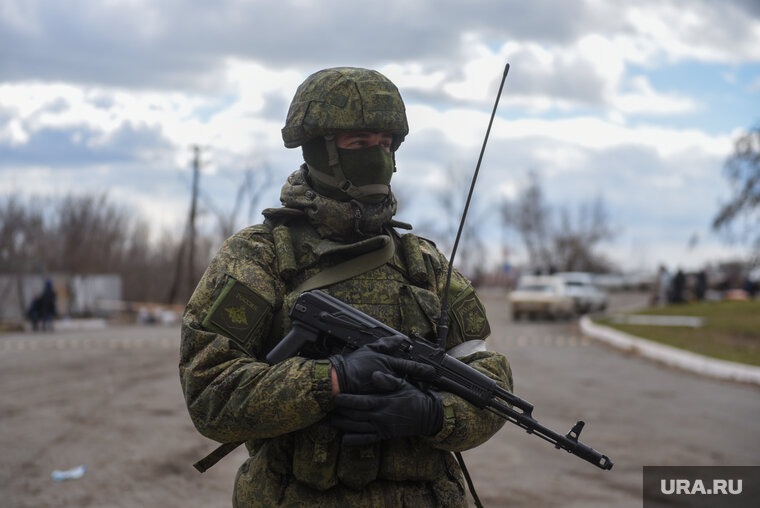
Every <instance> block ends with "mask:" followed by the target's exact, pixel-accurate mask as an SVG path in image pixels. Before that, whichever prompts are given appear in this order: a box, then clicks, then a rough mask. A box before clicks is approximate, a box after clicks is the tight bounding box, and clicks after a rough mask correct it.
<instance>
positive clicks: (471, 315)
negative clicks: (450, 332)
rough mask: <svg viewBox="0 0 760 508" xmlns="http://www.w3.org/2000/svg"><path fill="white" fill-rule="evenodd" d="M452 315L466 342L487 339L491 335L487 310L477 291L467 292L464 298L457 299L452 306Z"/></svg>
mask: <svg viewBox="0 0 760 508" xmlns="http://www.w3.org/2000/svg"><path fill="white" fill-rule="evenodd" d="M451 313H452V314H453V315H454V318H455V319H456V321H457V323H458V324H459V328H460V329H461V330H462V338H463V339H464V340H466V341H467V340H475V339H485V338H486V337H488V336H489V335H490V334H491V326H490V325H489V324H488V318H487V317H486V310H485V308H483V304H482V303H481V301H480V299H479V298H478V297H477V295H476V294H475V291H472V290H471V291H466V292H465V294H464V295H463V296H462V297H460V298H458V299H456V300H455V301H454V303H452V304H451Z"/></svg>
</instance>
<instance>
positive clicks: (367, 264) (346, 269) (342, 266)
mask: <svg viewBox="0 0 760 508" xmlns="http://www.w3.org/2000/svg"><path fill="white" fill-rule="evenodd" d="M395 252H396V246H395V244H394V242H393V239H392V238H391V237H390V236H389V237H388V242H387V243H386V244H385V247H383V248H382V249H377V250H373V251H371V252H367V253H366V254H362V255H361V256H357V257H355V258H351V259H349V260H348V261H344V262H343V263H339V264H337V265H335V266H331V267H330V268H326V269H325V270H322V271H321V272H319V273H317V274H315V275H314V276H313V277H310V278H308V279H306V280H305V281H303V282H302V283H301V284H299V285H298V287H296V288H295V289H294V290H293V292H294V293H298V294H300V293H303V292H304V291H311V290H312V289H319V288H323V287H325V286H330V285H331V284H335V283H338V282H342V281H344V280H348V279H350V278H352V277H356V276H357V275H361V274H363V273H365V272H368V271H370V270H373V269H375V268H377V267H379V266H382V265H384V264H385V263H387V262H388V261H390V260H391V259H392V258H393V254H394V253H395Z"/></svg>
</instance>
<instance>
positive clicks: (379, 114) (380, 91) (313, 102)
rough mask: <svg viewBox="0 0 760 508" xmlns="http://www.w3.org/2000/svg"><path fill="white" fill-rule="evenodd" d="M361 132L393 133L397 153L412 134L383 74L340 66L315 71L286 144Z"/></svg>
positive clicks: (298, 99) (292, 114) (293, 113)
mask: <svg viewBox="0 0 760 508" xmlns="http://www.w3.org/2000/svg"><path fill="white" fill-rule="evenodd" d="M356 130H366V131H377V132H387V133H389V134H392V135H393V145H392V146H391V149H392V150H394V151H395V150H396V149H397V148H398V146H399V145H400V144H401V142H402V141H403V140H404V137H405V136H406V135H407V133H408V132H409V126H408V125H407V122H406V110H405V108H404V101H403V100H402V99H401V94H400V93H399V91H398V88H396V85H394V84H393V83H392V82H391V80H389V79H388V78H386V77H385V76H383V75H382V74H380V73H379V72H377V71H373V70H369V69H360V68H356V67H336V68H333V69H324V70H321V71H318V72H315V73H314V74H312V75H311V76H309V77H308V78H306V80H305V81H304V82H303V83H301V86H299V87H298V89H297V90H296V94H295V96H294V97H293V101H292V102H291V103H290V109H289V110H288V118H287V120H286V121H285V127H283V128H282V140H283V141H284V142H285V146H286V147H287V148H296V147H298V146H301V145H303V144H304V143H305V142H307V141H309V140H310V139H314V138H316V137H320V136H329V135H332V134H336V133H338V132H341V131H356Z"/></svg>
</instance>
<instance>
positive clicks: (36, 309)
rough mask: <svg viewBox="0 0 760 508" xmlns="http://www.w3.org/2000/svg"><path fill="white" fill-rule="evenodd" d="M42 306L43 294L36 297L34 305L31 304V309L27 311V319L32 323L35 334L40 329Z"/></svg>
mask: <svg viewBox="0 0 760 508" xmlns="http://www.w3.org/2000/svg"><path fill="white" fill-rule="evenodd" d="M41 304H42V293H39V294H36V295H34V298H32V303H30V304H29V309H28V310H27V311H26V317H27V319H29V321H31V322H32V330H34V331H35V332H36V331H37V330H38V329H39V327H40V319H41V316H40V305H41Z"/></svg>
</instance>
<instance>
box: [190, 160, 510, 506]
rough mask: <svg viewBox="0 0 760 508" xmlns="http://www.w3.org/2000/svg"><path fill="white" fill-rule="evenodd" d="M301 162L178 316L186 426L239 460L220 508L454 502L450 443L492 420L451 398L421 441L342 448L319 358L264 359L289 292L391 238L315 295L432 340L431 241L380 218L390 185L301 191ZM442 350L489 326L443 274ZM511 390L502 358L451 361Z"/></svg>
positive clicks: (457, 497) (457, 494)
mask: <svg viewBox="0 0 760 508" xmlns="http://www.w3.org/2000/svg"><path fill="white" fill-rule="evenodd" d="M306 172H307V169H306V168H305V167H302V168H301V169H300V170H298V171H296V172H295V173H293V174H292V175H291V176H290V177H289V178H288V182H287V183H286V184H285V186H284V187H283V191H282V195H281V200H282V202H283V205H284V208H281V209H270V210H265V212H264V215H265V217H266V220H265V222H264V223H263V224H261V225H256V226H251V227H248V228H246V229H244V230H242V231H240V232H238V233H237V234H235V235H233V236H232V237H231V238H229V239H228V240H227V241H226V242H225V244H224V245H223V246H222V248H221V249H220V251H219V252H218V253H217V255H216V257H215V258H214V259H213V261H212V262H211V264H210V265H209V267H208V269H207V270H206V273H205V274H204V275H203V278H202V279H201V281H200V283H199V284H198V287H197V288H196V290H195V293H194V294H193V296H192V298H191V300H190V302H189V303H188V305H187V309H186V312H185V315H184V318H183V325H182V348H181V360H180V376H181V381H182V388H183V391H184V394H185V399H186V402H187V407H188V409H189V412H190V416H191V418H192V420H193V423H194V424H195V426H196V427H197V429H198V430H199V431H200V432H201V433H202V434H203V435H205V436H207V437H209V438H211V439H214V440H217V441H219V442H238V441H245V443H246V446H247V448H248V450H249V452H250V458H249V459H248V460H247V461H246V462H245V463H244V464H243V465H242V466H241V467H240V470H239V472H238V475H237V478H236V480H235V493H234V502H233V505H234V506H236V507H254V506H261V507H268V506H299V507H301V506H318V507H333V506H367V507H370V506H371V507H374V506H384V507H391V506H392V507H396V506H414V507H425V506H431V507H432V506H465V505H466V498H465V493H464V483H463V478H462V472H461V470H460V468H459V465H458V464H457V463H456V461H455V459H454V457H453V456H452V453H451V451H461V450H466V449H469V448H472V447H475V446H478V445H480V444H481V443H483V442H485V441H486V440H487V439H488V438H490V437H491V436H492V435H493V434H494V433H495V432H496V431H497V430H498V429H499V428H500V427H501V426H502V425H503V423H504V422H503V420H501V419H500V418H498V417H496V416H494V415H492V414H491V413H489V412H487V411H481V410H478V409H476V408H475V407H473V406H472V405H470V404H469V403H467V402H465V401H464V400H462V399H461V398H459V397H457V396H455V395H452V394H450V393H445V392H442V393H440V396H441V398H442V400H443V406H444V422H443V427H442V428H441V430H440V432H438V434H436V435H434V436H431V437H424V436H418V437H414V438H394V439H389V440H385V441H380V442H379V443H375V444H372V445H365V446H343V445H342V443H341V432H340V431H339V430H338V429H337V428H335V427H334V426H332V425H331V423H330V413H331V410H332V409H333V407H334V406H333V395H332V392H331V379H330V363H329V361H328V360H326V359H325V358H326V356H327V355H328V354H330V353H335V351H329V350H326V349H325V348H324V347H314V348H311V349H309V350H306V351H302V352H301V354H300V355H299V356H296V357H293V358H290V359H288V360H285V361H283V362H281V363H279V364H276V365H272V366H270V365H268V364H267V363H266V362H265V361H264V358H265V356H266V354H267V352H268V351H269V350H271V348H272V347H273V346H274V345H275V344H276V343H277V342H278V341H279V340H280V339H281V338H282V337H283V336H284V334H285V333H287V331H288V330H289V329H290V326H291V324H290V321H289V318H288V315H287V311H288V310H289V308H290V306H291V304H292V303H293V301H294V300H295V298H296V297H297V296H298V291H295V288H297V287H298V286H299V284H301V283H302V282H304V281H305V280H307V279H309V278H310V277H312V276H313V275H314V274H316V273H319V272H320V271H322V270H324V269H325V268H327V267H330V266H334V265H336V264H339V263H341V262H343V261H345V260H347V259H351V258H354V257H356V256H358V255H361V254H364V253H366V252H370V251H374V250H377V249H378V248H380V247H382V246H383V245H386V244H387V242H393V243H394V246H395V254H394V255H393V257H392V258H391V259H390V260H389V261H388V262H386V263H385V264H383V265H382V266H379V267H377V268H373V269H371V270H369V271H367V272H365V273H363V274H361V275H357V276H354V277H352V278H350V279H348V280H343V281H341V282H336V283H333V284H331V285H328V286H327V287H323V288H322V289H323V290H324V291H325V292H327V293H329V294H331V295H333V296H335V297H336V298H339V299H340V300H342V301H344V302H346V303H348V304H350V305H353V306H354V307H356V308H357V309H359V310H361V311H363V312H365V313H367V314H369V315H370V316H373V317H374V318H376V319H378V320H380V321H382V322H384V323H386V324H387V325H389V326H391V327H393V328H395V329H397V330H399V331H401V332H403V333H406V334H409V333H411V332H412V331H415V332H417V333H419V334H421V335H422V336H424V337H428V338H430V339H432V340H434V338H435V328H436V323H437V321H438V317H439V315H440V300H441V296H442V292H443V291H444V287H445V278H446V270H447V261H446V259H445V257H444V256H443V255H442V254H441V253H440V252H439V251H438V250H437V249H436V247H435V245H434V244H433V243H432V242H430V241H428V240H425V239H422V238H420V237H417V236H415V235H412V234H404V235H400V234H398V233H397V232H396V231H395V229H393V228H392V227H391V225H394V224H397V223H394V222H393V221H392V216H393V214H394V213H395V209H396V202H395V198H394V197H393V195H392V193H389V194H388V197H387V198H386V199H385V200H384V201H383V202H381V203H376V204H363V203H361V202H358V201H356V200H350V201H338V200H334V199H329V198H326V197H323V196H321V195H320V194H318V193H316V192H314V190H313V189H312V187H311V186H310V185H309V183H308V182H307V181H306V178H305V176H304V175H305V174H306ZM450 301H451V303H452V304H451V309H450V311H449V318H450V328H449V334H448V341H447V348H451V347H453V346H456V345H457V344H460V343H463V342H465V341H469V340H479V339H485V338H486V336H487V335H488V334H489V333H490V329H489V326H488V321H487V319H486V316H485V312H484V309H483V306H482V303H481V302H480V300H479V299H478V298H477V296H476V295H475V293H474V291H473V289H472V286H471V285H470V283H469V282H468V281H467V280H466V279H465V278H464V277H462V276H461V275H460V274H459V273H457V272H456V271H455V272H454V276H453V279H452V283H451V289H450ZM460 359H461V360H462V361H464V362H465V363H467V364H469V365H470V366H472V367H474V368H476V369H477V370H479V371H481V372H483V373H484V374H486V375H488V376H490V377H491V378H493V379H495V380H497V382H498V383H499V384H500V385H501V386H502V387H504V388H506V389H508V390H511V389H512V377H511V372H510V369H509V365H508V364H507V361H506V359H505V358H504V357H503V356H502V355H500V354H497V353H493V352H487V351H478V352H474V353H471V354H468V355H466V356H464V357H462V358H460Z"/></svg>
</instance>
